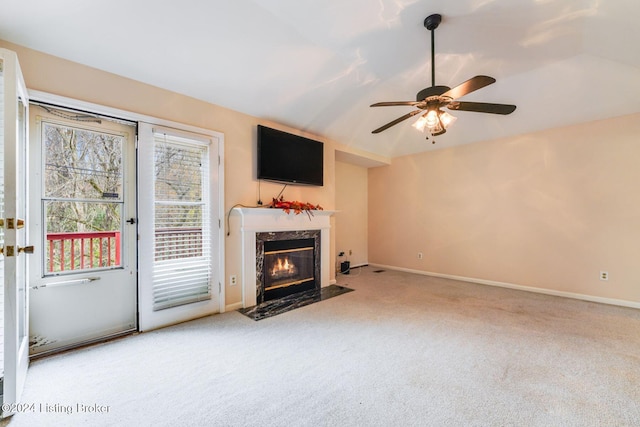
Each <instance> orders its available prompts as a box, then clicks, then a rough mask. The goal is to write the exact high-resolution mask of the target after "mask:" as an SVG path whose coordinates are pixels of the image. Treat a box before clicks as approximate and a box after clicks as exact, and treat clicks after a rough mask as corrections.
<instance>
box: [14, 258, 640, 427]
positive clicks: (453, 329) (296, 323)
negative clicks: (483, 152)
mask: <svg viewBox="0 0 640 427" xmlns="http://www.w3.org/2000/svg"><path fill="white" fill-rule="evenodd" d="M338 284H339V285H342V286H348V287H350V288H353V289H354V290H355V291H354V292H350V293H347V294H344V295H340V296H337V297H335V298H331V299H329V300H326V301H322V302H318V303H315V304H311V305H308V306H305V307H302V308H299V309H296V310H293V311H290V312H287V313H283V314H280V315H278V316H274V317H271V318H268V319H264V320H261V321H260V322H255V321H253V320H251V319H249V318H247V317H245V316H243V315H242V314H240V313H238V312H235V311H234V312H229V313H224V314H221V315H215V316H210V317H207V318H203V319H199V320H195V321H192V322H187V323H183V324H180V325H176V326H173V327H170V328H165V329H162V330H158V331H153V332H149V333H143V334H139V335H135V336H130V337H126V338H123V339H119V340H115V341H112V342H108V343H103V344H99V345H94V346H91V347H87V348H83V349H80V350H75V351H71V352H67V353H64V354H60V355H55V356H51V357H48V358H46V359H41V360H37V361H35V362H33V363H32V364H31V367H30V370H29V374H28V377H27V382H26V386H25V391H24V395H23V400H24V402H25V403H33V404H34V409H35V410H34V411H33V412H30V411H28V412H25V413H19V414H17V415H15V416H14V417H12V419H11V420H10V421H9V422H7V421H5V422H3V423H2V424H4V425H9V426H11V427H20V426H30V427H32V426H48V425H52V426H62V425H64V426H76V425H77V426H80V425H82V426H111V425H113V426H116V425H117V426H151V425H153V426H205V425H206V426H209V425H216V426H494V425H499V426H614V425H615V426H625V425H626V426H638V425H640V386H639V385H640V310H635V309H630V308H622V307H615V306H608V305H603V304H597V303H591V302H585V301H578V300H571V299H565V298H559V297H553V296H548V295H541V294H534V293H528V292H522V291H517V290H511V289H502V288H495V287H490V286H484V285H476V284H471V283H466V282H457V281H453V280H447V279H439V278H432V277H427V276H420V275H415V274H409V273H403V272H397V271H385V272H383V273H374V272H373V269H371V268H368V267H367V268H362V269H354V270H352V271H351V274H350V275H344V276H342V275H341V276H339V278H338ZM47 405H49V406H47ZM55 405H58V406H55ZM78 405H84V406H78ZM95 405H97V406H95ZM47 408H50V410H49V411H47ZM55 408H58V409H57V410H56V409H55ZM68 408H70V410H69V411H68V412H69V413H67V411H66V409H68ZM87 408H93V409H99V408H103V409H104V408H107V411H106V412H102V413H95V412H87V410H88V409H87Z"/></svg>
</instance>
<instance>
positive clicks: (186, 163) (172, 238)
mask: <svg viewBox="0 0 640 427" xmlns="http://www.w3.org/2000/svg"><path fill="white" fill-rule="evenodd" d="M153 140H154V224H155V227H154V230H155V236H154V256H153V310H154V311H157V310H162V309H165V308H169V307H174V306H178V305H182V304H189V303H192V302H196V301H202V300H206V299H211V280H210V279H211V250H210V246H211V230H210V225H209V223H210V220H209V218H210V212H209V210H210V201H209V196H208V195H209V188H208V187H209V152H208V151H209V147H208V146H207V145H204V144H202V143H199V142H198V141H194V140H189V139H185V138H181V137H176V136H172V135H167V134H165V133H154V135H153Z"/></svg>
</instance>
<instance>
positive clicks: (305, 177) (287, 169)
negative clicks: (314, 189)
mask: <svg viewBox="0 0 640 427" xmlns="http://www.w3.org/2000/svg"><path fill="white" fill-rule="evenodd" d="M323 170H324V155H323V144H322V142H319V141H314V140H312V139H309V138H304V137H302V136H298V135H293V134H290V133H287V132H283V131H280V130H276V129H271V128H268V127H266V126H262V125H258V179H264V180H268V181H276V182H282V183H286V184H304V185H316V186H322V185H324V181H323V178H324V175H323Z"/></svg>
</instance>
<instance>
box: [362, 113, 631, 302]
mask: <svg viewBox="0 0 640 427" xmlns="http://www.w3.org/2000/svg"><path fill="white" fill-rule="evenodd" d="M639 136H640V114H636V115H631V116H624V117H619V118H615V119H610V120H604V121H598V122H593V123H589V124H586V125H580V126H570V127H566V128H562V129H554V130H549V131H545V132H539V133H534V134H529V135H524V136H520V137H516V138H509V139H502V140H496V141H489V142H484V143H476V144H470V145H467V146H462V147H453V148H444V149H441V150H437V151H433V152H429V153H423V154H419V155H412V156H406V157H400V158H396V159H393V162H392V164H391V166H385V167H380V168H374V169H370V171H369V262H371V263H376V264H384V265H391V266H396V267H402V268H408V269H416V270H422V271H427V272H433V273H440V274H448V275H455V276H462V277H468V278H476V279H484V280H488V281H498V282H506V283H510V284H515V285H523V286H532V287H538V288H546V289H550V290H554V291H560V292H569V293H577V294H584V295H589V296H595V297H600V298H611V299H620V300H627V301H633V302H640V191H638V185H639V184H640V143H639V141H640V139H639ZM439 143H440V144H443V145H445V144H446V137H445V138H443V139H442V140H441V141H440V142H439ZM418 252H422V253H424V259H422V260H419V259H418V258H417V253H418ZM600 270H606V271H608V272H609V275H610V278H609V281H607V282H605V281H601V280H599V272H600Z"/></svg>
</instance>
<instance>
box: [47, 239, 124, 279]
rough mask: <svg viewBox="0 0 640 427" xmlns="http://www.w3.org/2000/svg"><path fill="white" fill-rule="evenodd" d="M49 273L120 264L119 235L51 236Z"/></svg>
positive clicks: (48, 259)
mask: <svg viewBox="0 0 640 427" xmlns="http://www.w3.org/2000/svg"><path fill="white" fill-rule="evenodd" d="M47 246H48V257H47V266H48V270H49V272H50V273H53V272H59V271H67V270H84V269H85V268H98V267H113V266H119V265H120V232H119V231H94V232H80V233H48V234H47Z"/></svg>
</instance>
